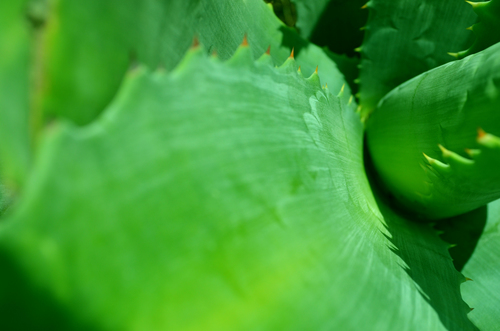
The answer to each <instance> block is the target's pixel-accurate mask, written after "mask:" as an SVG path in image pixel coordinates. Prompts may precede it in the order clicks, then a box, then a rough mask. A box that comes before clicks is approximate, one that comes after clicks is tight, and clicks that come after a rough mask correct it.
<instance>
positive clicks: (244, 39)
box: [241, 33, 248, 47]
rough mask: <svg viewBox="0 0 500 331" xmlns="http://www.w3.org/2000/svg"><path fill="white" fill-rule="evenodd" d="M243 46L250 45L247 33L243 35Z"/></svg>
mask: <svg viewBox="0 0 500 331" xmlns="http://www.w3.org/2000/svg"><path fill="white" fill-rule="evenodd" d="M241 46H243V47H247V46H248V39H247V34H246V33H245V35H244V36H243V41H242V42H241Z"/></svg>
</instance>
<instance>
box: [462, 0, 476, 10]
mask: <svg viewBox="0 0 500 331" xmlns="http://www.w3.org/2000/svg"><path fill="white" fill-rule="evenodd" d="M465 2H467V3H468V4H470V5H471V6H472V8H474V7H477V6H479V3H477V2H472V1H467V0H465Z"/></svg>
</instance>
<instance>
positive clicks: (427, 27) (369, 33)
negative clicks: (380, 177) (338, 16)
mask: <svg viewBox="0 0 500 331" xmlns="http://www.w3.org/2000/svg"><path fill="white" fill-rule="evenodd" d="M368 8H369V10H370V15H369V19H368V24H367V27H366V33H365V39H364V41H363V45H362V47H361V49H360V50H361V52H362V62H361V65H362V68H361V74H360V105H361V107H362V110H361V113H362V116H363V117H367V116H368V115H369V114H370V113H371V111H372V110H373V109H374V108H375V106H376V105H377V103H378V101H379V100H380V99H381V98H382V97H383V96H384V95H385V94H386V93H388V92H389V91H390V90H392V89H393V88H395V87H396V86H398V85H399V84H401V83H403V82H405V81H406V80H408V79H410V78H413V77H415V76H417V75H419V74H421V73H423V72H425V71H427V70H429V69H432V68H434V67H437V66H439V65H442V64H444V63H446V62H448V61H451V60H453V57H451V56H450V55H448V54H447V53H448V52H453V51H458V50H460V49H464V48H466V47H467V45H468V44H469V43H470V42H471V41H472V38H473V36H472V34H471V33H470V31H467V30H466V28H467V27H468V26H470V25H471V24H473V23H474V22H475V19H476V15H475V14H474V12H473V10H472V8H471V6H470V5H468V4H467V3H465V2H462V1H457V0H442V1H423V0H419V1H414V0H396V1H395V0H390V1H388V0H371V1H369V2H368Z"/></svg>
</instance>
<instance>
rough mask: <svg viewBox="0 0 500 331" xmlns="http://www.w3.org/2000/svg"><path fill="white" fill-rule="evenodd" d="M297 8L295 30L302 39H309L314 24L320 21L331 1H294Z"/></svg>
mask: <svg viewBox="0 0 500 331" xmlns="http://www.w3.org/2000/svg"><path fill="white" fill-rule="evenodd" d="M293 2H294V3H295V4H296V6H297V28H298V29H299V32H300V35H301V36H303V37H304V38H309V37H311V34H312V33H313V31H314V28H315V27H316V24H317V23H318V21H319V20H320V19H321V16H322V15H323V12H324V11H325V9H326V8H327V6H328V4H329V3H332V2H334V1H332V0H318V1H307V0H294V1H293Z"/></svg>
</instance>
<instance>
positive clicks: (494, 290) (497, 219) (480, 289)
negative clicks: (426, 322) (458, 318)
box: [462, 200, 500, 330]
mask: <svg viewBox="0 0 500 331" xmlns="http://www.w3.org/2000/svg"><path fill="white" fill-rule="evenodd" d="M487 213H488V217H487V221H486V226H485V228H484V231H483V233H482V235H481V238H480V239H479V242H478V245H477V247H476V250H475V251H474V254H473V255H472V257H471V258H470V260H469V261H468V262H467V264H466V265H465V267H464V269H463V273H464V274H465V275H467V277H470V278H471V279H472V280H473V282H467V284H464V285H462V293H463V296H464V299H465V300H467V302H469V304H470V305H471V307H474V310H473V311H472V312H471V313H470V314H469V316H470V319H471V320H472V321H473V322H474V324H475V325H477V326H478V327H479V328H480V329H481V330H495V329H496V328H498V325H500V297H499V296H498V293H500V283H499V282H498V279H500V271H499V269H498V265H499V263H500V200H497V201H495V202H492V203H490V204H488V210H487Z"/></svg>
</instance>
